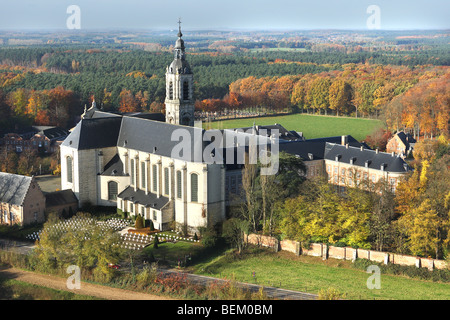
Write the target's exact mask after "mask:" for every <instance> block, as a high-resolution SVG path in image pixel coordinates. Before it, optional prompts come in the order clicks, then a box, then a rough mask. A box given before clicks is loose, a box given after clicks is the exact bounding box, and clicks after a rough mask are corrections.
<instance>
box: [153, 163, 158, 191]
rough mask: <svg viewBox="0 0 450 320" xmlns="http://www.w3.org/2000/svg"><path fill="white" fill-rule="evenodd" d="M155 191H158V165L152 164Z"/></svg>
mask: <svg viewBox="0 0 450 320" xmlns="http://www.w3.org/2000/svg"><path fill="white" fill-rule="evenodd" d="M152 177H153V191H154V192H156V191H158V167H157V166H156V164H154V165H153V166H152Z"/></svg>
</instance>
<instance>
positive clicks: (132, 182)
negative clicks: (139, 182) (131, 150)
mask: <svg viewBox="0 0 450 320" xmlns="http://www.w3.org/2000/svg"><path fill="white" fill-rule="evenodd" d="M130 167H131V168H130V169H131V170H130V175H131V185H133V186H134V183H135V176H134V175H135V171H134V170H135V168H134V159H130Z"/></svg>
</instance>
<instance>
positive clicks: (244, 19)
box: [0, 0, 450, 30]
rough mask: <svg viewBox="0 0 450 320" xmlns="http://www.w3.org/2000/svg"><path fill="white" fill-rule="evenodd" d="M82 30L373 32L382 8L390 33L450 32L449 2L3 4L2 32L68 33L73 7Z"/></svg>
mask: <svg viewBox="0 0 450 320" xmlns="http://www.w3.org/2000/svg"><path fill="white" fill-rule="evenodd" d="M70 5H77V6H79V8H80V18H81V29H85V30H88V29H114V30H118V29H174V28H176V27H177V20H178V17H181V19H182V21H183V27H184V28H185V29H367V23H366V22H367V20H368V18H369V17H370V15H371V14H370V13H367V8H368V7H369V6H370V5H377V6H378V7H379V8H380V27H381V29H385V30H392V29H395V30H404V29H449V28H450V19H449V18H448V17H449V14H450V1H449V0H427V1H425V0H226V1H217V0H190V1H187V0H170V1H167V0H0V30H14V29H65V28H66V20H67V19H68V17H69V16H70V14H68V13H67V12H66V11H67V8H68V6H70Z"/></svg>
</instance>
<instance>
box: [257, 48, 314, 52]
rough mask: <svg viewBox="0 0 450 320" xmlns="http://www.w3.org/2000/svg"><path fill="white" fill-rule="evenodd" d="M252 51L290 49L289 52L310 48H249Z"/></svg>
mask: <svg viewBox="0 0 450 320" xmlns="http://www.w3.org/2000/svg"><path fill="white" fill-rule="evenodd" d="M249 51H250V52H258V51H275V52H276V51H289V52H306V51H308V49H305V48H264V49H262V48H253V49H250V50H249Z"/></svg>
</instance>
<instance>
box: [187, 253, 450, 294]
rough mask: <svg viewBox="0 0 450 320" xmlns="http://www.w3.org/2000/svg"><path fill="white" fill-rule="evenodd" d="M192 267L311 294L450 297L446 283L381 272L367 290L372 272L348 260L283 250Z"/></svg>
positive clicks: (228, 255) (214, 259)
mask: <svg viewBox="0 0 450 320" xmlns="http://www.w3.org/2000/svg"><path fill="white" fill-rule="evenodd" d="M195 270H196V273H198V274H202V275H207V276H212V277H220V278H226V279H231V278H235V279H236V280H237V281H240V282H246V283H255V284H259V285H263V286H266V287H267V286H271V287H280V288H284V289H290V290H296V291H302V292H308V293H314V294H317V293H318V292H319V291H320V290H321V289H327V288H335V289H337V290H339V292H340V293H342V294H345V299H356V300H372V299H377V300H378V299H381V300H440V299H443V300H448V299H450V284H448V283H440V282H432V281H424V280H418V279H412V278H408V277H406V276H399V275H395V276H394V275H388V274H381V277H380V284H381V288H380V289H369V288H368V287H367V281H368V279H369V277H370V276H371V275H372V274H369V273H367V272H365V271H363V270H358V269H355V268H353V267H352V262H351V261H342V260H335V259H329V260H326V261H324V260H322V259H321V258H318V257H309V256H295V255H293V254H291V253H287V252H278V253H274V252H269V251H267V250H253V251H250V252H247V253H246V254H244V255H241V256H239V255H237V254H234V253H231V252H228V253H226V254H224V255H219V256H216V257H211V259H210V260H209V261H205V262H203V263H201V264H197V265H196V266H195ZM253 275H255V276H253Z"/></svg>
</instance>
